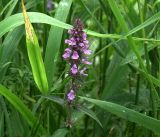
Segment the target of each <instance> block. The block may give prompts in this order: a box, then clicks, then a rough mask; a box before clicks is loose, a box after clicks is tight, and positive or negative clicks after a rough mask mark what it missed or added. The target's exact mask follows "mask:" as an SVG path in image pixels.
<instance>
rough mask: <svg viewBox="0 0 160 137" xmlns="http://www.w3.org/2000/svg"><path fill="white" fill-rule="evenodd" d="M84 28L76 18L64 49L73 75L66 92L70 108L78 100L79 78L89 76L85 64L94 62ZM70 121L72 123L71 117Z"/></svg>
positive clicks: (70, 73) (69, 72)
mask: <svg viewBox="0 0 160 137" xmlns="http://www.w3.org/2000/svg"><path fill="white" fill-rule="evenodd" d="M83 29H84V26H83V24H82V22H81V20H80V19H76V20H75V23H74V27H73V28H72V29H70V30H68V34H69V35H70V38H69V39H66V40H65V43H66V44H68V47H67V48H66V49H65V51H64V54H63V58H64V60H66V61H67V62H68V63H69V66H70V69H69V71H68V74H69V75H70V76H71V85H70V89H69V90H68V92H67V94H66V101H67V105H68V107H69V108H71V107H72V104H73V102H74V101H75V100H76V95H77V93H78V88H79V87H80V85H79V83H77V80H79V79H81V78H82V77H84V76H88V74H87V73H86V70H87V68H86V67H84V66H85V65H91V64H92V63H91V62H89V61H88V58H87V56H88V55H90V54H91V50H89V41H88V40H87V35H86V33H85V32H84V31H83ZM68 121H69V123H72V122H71V121H70V118H69V119H68ZM67 126H69V127H71V125H68V124H67Z"/></svg>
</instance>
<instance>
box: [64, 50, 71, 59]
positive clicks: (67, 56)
mask: <svg viewBox="0 0 160 137" xmlns="http://www.w3.org/2000/svg"><path fill="white" fill-rule="evenodd" d="M71 52H72V51H71V50H70V49H69V48H67V49H65V52H64V54H63V58H64V59H68V58H69V57H70V56H71Z"/></svg>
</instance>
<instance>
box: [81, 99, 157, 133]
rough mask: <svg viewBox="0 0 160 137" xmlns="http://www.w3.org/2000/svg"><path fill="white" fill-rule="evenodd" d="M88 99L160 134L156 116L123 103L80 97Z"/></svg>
mask: <svg viewBox="0 0 160 137" xmlns="http://www.w3.org/2000/svg"><path fill="white" fill-rule="evenodd" d="M80 98H82V99H84V100H86V101H89V102H91V103H93V104H95V105H97V106H99V107H100V108H102V109H104V110H106V111H108V112H110V113H112V114H115V115H117V116H118V117H121V118H124V119H126V120H128V121H131V122H135V123H137V124H139V125H141V126H143V127H145V128H147V129H150V130H152V131H153V132H155V133H156V134H160V130H159V127H160V120H156V119H154V118H151V117H149V116H146V115H144V114H141V113H139V112H136V111H134V110H132V109H129V108H126V107H123V106H121V105H118V104H115V103H111V102H106V101H101V100H96V99H91V98H87V97H80Z"/></svg>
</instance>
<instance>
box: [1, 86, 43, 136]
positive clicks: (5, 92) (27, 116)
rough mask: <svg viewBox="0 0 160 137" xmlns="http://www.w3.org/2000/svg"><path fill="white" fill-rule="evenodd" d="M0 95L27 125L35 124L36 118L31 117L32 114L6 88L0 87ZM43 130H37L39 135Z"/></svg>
mask: <svg viewBox="0 0 160 137" xmlns="http://www.w3.org/2000/svg"><path fill="white" fill-rule="evenodd" d="M0 94H1V95H2V96H4V97H5V98H6V99H7V100H8V101H9V102H10V103H11V104H12V105H13V106H14V107H15V108H16V109H17V110H18V111H19V113H21V115H22V116H23V117H24V118H25V119H26V121H27V122H28V124H29V125H30V126H31V127H33V126H34V125H35V122H36V118H35V117H34V116H33V115H32V112H31V111H30V110H29V109H28V108H27V107H26V106H25V105H24V104H23V102H22V101H21V100H20V99H19V98H18V97H17V96H16V95H14V94H13V93H12V92H10V91H9V90H8V89H7V88H5V87H4V86H2V85H0ZM42 132H43V129H42V128H41V129H40V128H39V133H42Z"/></svg>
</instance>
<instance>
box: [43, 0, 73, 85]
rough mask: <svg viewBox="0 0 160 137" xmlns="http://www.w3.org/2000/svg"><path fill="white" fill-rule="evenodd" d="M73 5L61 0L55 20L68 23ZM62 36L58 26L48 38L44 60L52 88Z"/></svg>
mask: <svg viewBox="0 0 160 137" xmlns="http://www.w3.org/2000/svg"><path fill="white" fill-rule="evenodd" d="M71 4H72V0H61V2H60V3H59V6H58V9H57V11H56V14H55V19H58V20H61V21H63V22H66V19H67V16H68V13H69V10H70V7H71ZM62 35H63V29H62V28H59V27H56V26H52V27H51V29H50V32H49V36H48V42H47V47H46V53H45V60H44V64H45V68H46V75H47V79H48V84H49V87H51V84H52V83H53V82H52V80H53V76H54V72H55V61H54V60H55V57H56V55H57V54H58V51H59V48H60V45H61V41H62Z"/></svg>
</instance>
